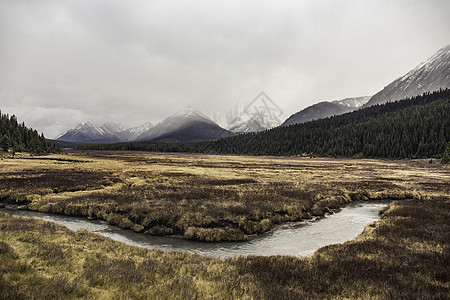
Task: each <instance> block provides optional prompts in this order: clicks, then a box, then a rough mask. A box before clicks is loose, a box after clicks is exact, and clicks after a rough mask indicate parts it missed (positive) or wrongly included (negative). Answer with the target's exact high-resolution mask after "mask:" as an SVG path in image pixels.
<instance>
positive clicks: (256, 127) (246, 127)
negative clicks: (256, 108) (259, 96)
mask: <svg viewBox="0 0 450 300" xmlns="http://www.w3.org/2000/svg"><path fill="white" fill-rule="evenodd" d="M279 125H280V122H279V120H278V118H273V117H271V116H270V115H268V114H266V113H265V112H263V111H262V112H260V113H257V114H253V115H251V116H249V117H248V118H246V119H242V118H239V119H236V120H234V122H232V123H231V124H230V125H229V127H228V130H229V131H231V132H235V133H249V132H260V131H263V130H267V129H271V128H274V127H277V126H279Z"/></svg>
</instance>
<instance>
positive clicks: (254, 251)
mask: <svg viewBox="0 0 450 300" xmlns="http://www.w3.org/2000/svg"><path fill="white" fill-rule="evenodd" d="M387 205H388V202H386V201H379V202H357V203H352V204H350V205H348V206H347V207H344V208H343V209H341V210H340V211H339V212H337V213H334V214H332V215H328V216H326V217H325V218H320V219H317V220H315V221H313V222H303V223H300V224H299V223H296V224H285V225H283V226H279V227H278V228H277V229H275V230H273V231H271V232H269V233H266V234H263V235H259V236H256V237H251V238H250V240H249V241H246V242H224V243H201V242H196V241H187V240H184V239H182V238H178V237H155V236H149V235H144V234H142V233H135V232H133V231H131V230H124V229H121V228H119V227H116V226H110V225H107V224H105V223H104V222H102V221H91V220H87V219H82V218H77V217H68V216H61V215H53V214H47V213H39V212H33V211H18V210H12V209H1V210H0V211H3V212H7V213H10V214H14V215H19V216H25V217H31V218H37V219H41V220H45V221H50V222H54V223H57V224H61V225H64V226H66V227H68V228H69V229H70V230H73V231H77V230H78V229H81V228H86V229H88V230H89V231H92V232H98V233H100V234H102V235H104V236H106V237H109V238H111V239H113V240H116V241H119V242H123V243H126V244H129V245H133V246H138V247H142V248H148V249H161V250H164V251H173V250H175V251H188V252H194V253H198V254H202V255H209V256H213V257H220V258H226V257H233V256H238V255H277V254H283V255H295V256H309V255H312V254H313V253H314V251H316V250H317V249H319V248H321V247H323V246H326V245H330V244H336V243H343V242H345V241H348V240H352V239H354V238H356V237H357V236H358V235H359V234H360V233H361V232H362V231H363V229H364V227H365V226H366V225H368V224H370V223H372V222H375V221H377V220H378V210H379V209H381V208H383V207H386V206H387Z"/></svg>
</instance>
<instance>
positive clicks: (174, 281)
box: [0, 197, 450, 299]
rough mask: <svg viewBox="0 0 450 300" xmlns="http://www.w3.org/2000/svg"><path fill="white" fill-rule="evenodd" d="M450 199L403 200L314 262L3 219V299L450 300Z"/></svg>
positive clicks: (0, 272)
mask: <svg viewBox="0 0 450 300" xmlns="http://www.w3.org/2000/svg"><path fill="white" fill-rule="evenodd" d="M449 218H450V201H449V199H448V197H447V198H434V199H428V200H424V199H411V200H399V201H394V202H393V203H392V204H391V205H390V206H389V208H388V209H386V210H385V211H383V212H382V215H381V219H380V221H379V222H376V223H374V224H371V225H369V226H367V227H366V229H365V230H364V232H363V233H362V234H361V235H360V236H359V237H358V238H357V239H355V240H353V241H349V242H346V243H344V244H338V245H331V246H327V247H324V248H321V249H319V250H318V251H317V252H316V253H315V254H314V255H313V256H312V257H310V258H298V257H292V256H271V257H257V256H256V257H237V258H232V259H226V260H220V259H213V258H208V257H204V256H200V255H196V254H188V253H182V252H163V251H161V250H146V249H141V248H136V247H132V246H128V245H125V244H123V243H119V242H115V241H113V240H110V239H108V238H105V237H102V236H101V235H99V234H95V233H90V232H88V231H87V230H85V229H80V230H78V231H77V232H72V231H69V230H68V229H67V228H65V227H63V226H59V225H55V224H53V223H48V222H45V221H40V220H35V219H27V218H21V217H15V216H11V215H8V214H5V213H1V212H0V261H1V264H0V299H74V298H85V299H448V298H449V295H450V282H449V277H448V275H449V267H448V266H449V261H450V236H449V232H450V224H449V221H448V220H449Z"/></svg>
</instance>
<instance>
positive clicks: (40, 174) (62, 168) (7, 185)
mask: <svg viewBox="0 0 450 300" xmlns="http://www.w3.org/2000/svg"><path fill="white" fill-rule="evenodd" d="M0 168H1V173H0V203H2V204H16V205H20V209H30V210H36V211H42V212H50V213H56V214H64V215H72V216H82V217H86V218H90V219H102V220H105V221H107V222H108V223H110V224H113V225H117V226H119V227H122V228H127V229H132V230H134V231H136V232H142V233H145V234H151V235H173V234H174V235H180V236H182V237H184V238H186V239H195V240H200V241H207V242H208V241H242V240H246V239H247V238H248V236H249V235H253V234H260V233H263V232H267V231H269V230H270V229H272V228H273V227H274V225H276V224H279V223H283V222H287V221H300V220H304V219H309V218H312V217H313V216H321V215H323V214H324V213H326V212H330V211H331V210H332V209H335V208H339V207H341V206H342V205H345V204H346V203H348V202H351V201H355V200H371V199H412V198H416V199H431V198H436V197H448V195H449V194H450V169H449V167H448V166H446V165H443V164H440V163H437V162H436V161H435V162H434V163H429V161H428V160H405V161H401V160H399V161H392V160H368V159H332V158H303V157H251V156H219V155H200V154H181V153H177V154H163V153H137V152H96V151H92V152H71V153H66V154H54V155H48V156H32V157H28V156H27V157H20V156H19V157H16V158H14V159H6V158H5V159H3V160H2V161H1V164H0ZM0 205H1V204H0Z"/></svg>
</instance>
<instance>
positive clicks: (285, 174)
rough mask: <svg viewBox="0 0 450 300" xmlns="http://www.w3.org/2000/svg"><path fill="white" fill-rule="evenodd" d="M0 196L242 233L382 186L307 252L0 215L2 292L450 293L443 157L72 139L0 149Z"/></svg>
mask: <svg viewBox="0 0 450 300" xmlns="http://www.w3.org/2000/svg"><path fill="white" fill-rule="evenodd" d="M0 166H1V175H0V176H1V180H0V191H1V201H2V204H3V205H16V206H18V208H19V209H26V210H34V211H41V212H49V213H54V214H63V215H71V216H79V217H83V218H86V219H99V220H104V221H106V222H108V223H109V224H113V225H117V226H119V227H122V228H127V229H131V230H134V231H135V232H138V233H142V234H143V235H144V234H147V235H176V236H180V237H182V238H185V239H194V240H199V241H205V242H212V241H215V242H217V241H222V242H225V241H242V240H246V239H248V238H249V236H253V235H255V234H261V233H264V232H267V231H269V230H271V229H272V228H273V227H274V226H276V225H277V224H284V223H285V222H291V221H300V220H308V219H311V218H313V217H314V216H322V215H323V214H325V213H326V212H329V211H332V210H333V209H335V208H339V207H342V206H344V205H345V204H347V203H350V202H352V201H373V200H380V199H388V200H391V201H393V202H391V204H390V205H389V206H388V207H387V208H386V209H384V210H383V211H381V212H380V213H381V216H380V220H379V221H378V222H376V223H373V224H370V225H369V226H367V227H366V228H365V229H364V231H363V232H362V233H361V235H359V236H358V237H357V238H356V239H355V240H352V241H348V242H346V243H344V244H337V245H331V246H326V247H324V248H321V249H319V250H318V251H316V252H315V253H314V255H313V256H312V257H310V258H299V257H293V256H270V257H260V256H250V257H235V258H230V259H225V260H223V259H215V258H210V257H206V256H201V255H197V254H191V253H182V252H163V251H160V250H148V249H141V248H136V247H132V246H128V245H125V244H122V243H119V242H116V241H113V240H110V239H108V238H105V237H102V236H100V235H98V234H95V233H90V232H88V231H86V230H84V229H81V230H78V231H77V232H72V231H70V230H68V229H67V228H65V227H62V226H59V225H55V224H52V223H48V222H44V221H39V220H33V219H28V218H21V217H15V216H10V215H8V214H5V213H2V214H1V215H0V229H1V230H0V241H1V243H0V256H2V262H3V263H2V266H1V272H2V273H3V274H4V276H2V277H1V280H2V282H1V284H0V298H18V299H20V298H24V299H25V298H30V297H31V298H33V297H34V298H64V297H65V298H74V297H89V298H111V299H113V298H118V297H122V298H141V299H146V298H196V297H197V298H208V297H211V298H249V299H250V298H292V299H298V298H334V297H337V298H366V297H365V296H367V297H369V295H370V297H375V298H376V297H379V298H435V299H442V298H445V297H447V296H448V295H449V287H450V286H449V282H448V261H449V258H450V257H449V254H448V253H449V251H448V250H449V240H450V236H449V232H450V231H449V229H450V228H449V227H450V226H449V222H448V218H449V217H450V202H449V195H450V191H449V190H450V169H449V167H448V165H444V164H440V163H437V162H434V163H430V162H429V161H428V160H406V161H391V160H375V159H373V160H369V159H332V158H301V157H247V156H219V155H199V154H162V153H135V152H96V151H92V152H89V153H88V152H76V151H75V152H69V153H65V154H53V155H47V156H33V157H30V156H23V157H21V156H20V155H16V157H15V158H7V157H5V158H4V159H3V160H2V163H1V165H0Z"/></svg>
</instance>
